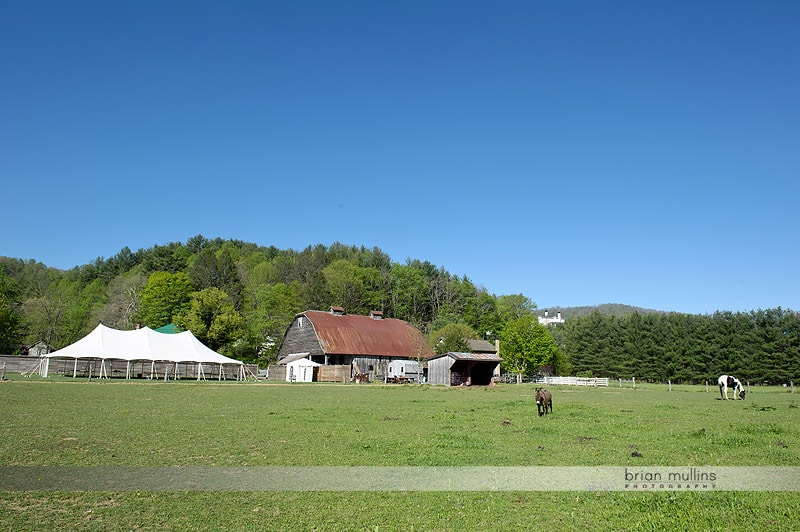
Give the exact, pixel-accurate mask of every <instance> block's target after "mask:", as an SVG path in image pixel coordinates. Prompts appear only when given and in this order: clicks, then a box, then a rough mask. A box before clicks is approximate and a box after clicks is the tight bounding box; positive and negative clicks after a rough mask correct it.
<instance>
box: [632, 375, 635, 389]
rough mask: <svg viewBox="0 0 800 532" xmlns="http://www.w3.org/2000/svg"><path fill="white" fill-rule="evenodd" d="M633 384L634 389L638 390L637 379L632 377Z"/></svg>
mask: <svg viewBox="0 0 800 532" xmlns="http://www.w3.org/2000/svg"><path fill="white" fill-rule="evenodd" d="M631 382H632V383H633V389H634V390H635V389H636V377H631Z"/></svg>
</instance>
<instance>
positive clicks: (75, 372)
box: [72, 358, 78, 379]
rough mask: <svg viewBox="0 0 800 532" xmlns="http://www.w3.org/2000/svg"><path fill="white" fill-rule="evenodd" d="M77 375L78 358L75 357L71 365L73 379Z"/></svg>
mask: <svg viewBox="0 0 800 532" xmlns="http://www.w3.org/2000/svg"><path fill="white" fill-rule="evenodd" d="M77 376H78V359H77V358H76V359H75V365H74V366H73V367H72V378H73V379H74V378H75V377H77Z"/></svg>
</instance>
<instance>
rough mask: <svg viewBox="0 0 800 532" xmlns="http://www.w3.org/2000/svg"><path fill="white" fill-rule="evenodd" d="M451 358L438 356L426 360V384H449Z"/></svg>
mask: <svg viewBox="0 0 800 532" xmlns="http://www.w3.org/2000/svg"><path fill="white" fill-rule="evenodd" d="M452 364H453V359H452V358H450V357H439V358H435V359H433V360H429V361H428V384H443V385H445V386H450V366H451V365H452Z"/></svg>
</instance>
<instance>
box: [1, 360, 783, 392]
mask: <svg viewBox="0 0 800 532" xmlns="http://www.w3.org/2000/svg"><path fill="white" fill-rule="evenodd" d="M3 371H5V364H4V365H3ZM789 384H790V385H791V387H792V393H794V381H790V382H789Z"/></svg>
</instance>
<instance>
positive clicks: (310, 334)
mask: <svg viewBox="0 0 800 532" xmlns="http://www.w3.org/2000/svg"><path fill="white" fill-rule="evenodd" d="M300 318H302V320H303V326H302V327H300V326H299V323H300V322H299V319H300ZM300 318H295V319H294V320H293V321H292V324H291V325H290V326H289V329H288V330H287V331H286V335H285V336H284V337H283V342H281V346H280V348H279V349H278V360H280V359H282V358H285V357H286V356H288V355H291V354H293V353H310V354H311V356H312V357H313V356H320V355H324V353H323V352H322V347H320V345H319V339H318V338H317V334H316V332H314V327H313V326H312V325H311V322H310V321H309V320H308V318H306V317H305V316H301V317H300Z"/></svg>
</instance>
